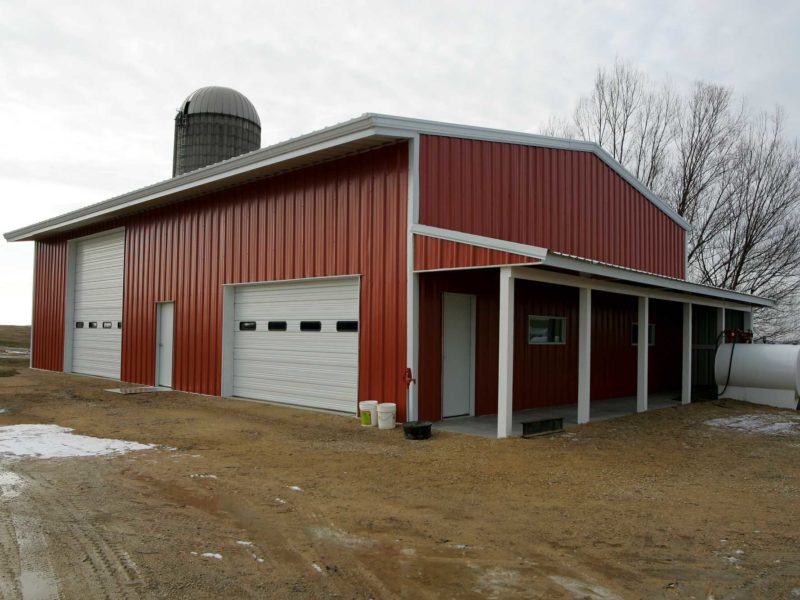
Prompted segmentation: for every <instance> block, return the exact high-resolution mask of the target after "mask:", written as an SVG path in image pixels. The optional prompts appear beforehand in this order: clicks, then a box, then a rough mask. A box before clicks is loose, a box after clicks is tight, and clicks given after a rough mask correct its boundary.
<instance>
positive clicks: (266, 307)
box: [233, 277, 359, 413]
mask: <svg viewBox="0 0 800 600" xmlns="http://www.w3.org/2000/svg"><path fill="white" fill-rule="evenodd" d="M358 292H359V280H358V278H353V277H348V278H338V279H315V280H306V281H294V282H278V283H270V284H262V285H252V286H240V287H237V288H236V292H235V296H234V303H235V308H234V332H233V346H234V348H233V395H234V396H240V397H242V398H255V399H257V400H268V401H271V402H283V403H286V404H294V405H298V406H308V407H312V408H323V409H327V410H335V411H343V412H348V413H355V412H356V408H357V404H358V400H357V399H358Z"/></svg>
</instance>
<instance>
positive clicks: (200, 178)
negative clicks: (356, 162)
mask: <svg viewBox="0 0 800 600" xmlns="http://www.w3.org/2000/svg"><path fill="white" fill-rule="evenodd" d="M420 134H429V135H441V136H446V137H460V138H466V139H476V140H483V141H494V142H501V143H510V144H520V145H527V146H539V147H543V148H555V149H562V150H578V151H582V152H591V153H592V154H594V155H596V156H597V157H598V158H599V159H600V160H602V161H603V162H604V163H605V164H606V165H608V166H609V167H611V168H612V169H613V170H614V171H615V172H616V173H617V174H618V175H620V176H621V177H622V178H623V179H624V180H625V181H627V182H628V183H629V184H631V185H632V186H633V187H634V188H635V189H636V190H638V191H639V192H640V193H641V194H642V195H643V196H645V198H647V199H648V200H649V201H650V202H652V203H653V204H654V205H655V206H656V207H657V208H658V209H660V210H661V211H662V212H664V213H665V214H666V215H667V216H668V217H670V218H671V219H672V220H673V221H675V222H676V223H677V224H678V225H680V226H681V227H683V228H684V229H686V230H689V229H690V228H691V226H690V225H689V223H688V222H687V221H686V220H685V219H683V217H681V216H680V215H678V213H677V212H675V210H674V209H673V208H672V207H670V206H669V205H668V204H666V203H665V202H664V201H663V200H661V199H660V198H659V197H658V196H656V195H655V194H654V193H653V192H652V191H650V190H649V189H647V188H646V187H645V185H644V184H643V183H642V182H640V181H639V180H638V179H636V177H634V176H633V175H632V174H631V173H630V172H628V171H627V170H626V169H625V168H624V167H623V166H622V165H621V164H620V163H618V162H617V161H616V160H614V159H613V158H612V157H611V156H610V155H609V154H608V153H607V152H606V151H605V150H603V149H602V148H600V146H598V145H597V144H595V143H593V142H585V141H580V140H568V139H560V138H553V137H549V136H544V135H537V134H533V133H523V132H515V131H508V130H503V129H492V128H487V127H477V126H474V125H458V124H455V123H444V122H438V121H429V120H424V119H412V118H408V117H397V116H392V115H383V114H377V113H366V114H364V115H361V116H360V117H356V118H354V119H350V120H349V121H344V122H342V123H338V124H336V125H332V126H330V127H326V128H324V129H320V130H317V131H313V132H311V133H307V134H304V135H301V136H298V137H295V138H291V139H288V140H285V141H282V142H278V143H277V144H273V145H271V146H267V147H265V148H261V149H259V150H254V151H253V152H250V153H248V154H244V155H242V156H237V157H235V158H231V159H228V160H225V161H222V162H219V163H216V164H213V165H209V166H207V167H204V168H202V169H198V170H196V171H192V172H190V173H186V174H184V175H180V176H178V177H174V178H172V179H166V180H164V181H160V182H158V183H155V184H152V185H149V186H146V187H144V188H140V189H137V190H133V191H131V192H128V193H126V194H122V195H120V196H115V197H113V198H110V199H108V200H103V201H101V202H97V203H95V204H91V205H89V206H85V207H83V208H79V209H77V210H74V211H71V212H68V213H64V214H62V215H59V216H57V217H53V218H51V219H47V220H45V221H41V222H39V223H34V224H32V225H28V226H26V227H22V228H20V229H16V230H14V231H10V232H7V233H5V234H4V237H5V239H6V240H7V241H9V242H16V241H22V240H26V239H32V236H37V235H41V234H44V233H48V232H50V231H55V230H57V229H59V228H64V227H70V226H77V224H79V223H80V222H81V221H84V220H88V219H90V218H91V219H94V218H97V217H102V216H103V215H105V214H109V213H113V212H114V211H116V210H122V209H125V208H129V207H133V206H136V205H140V204H141V205H145V204H147V203H148V202H149V201H151V200H155V199H157V198H161V197H166V196H169V195H171V194H174V193H178V192H181V191H186V190H190V189H192V188H196V187H200V186H203V185H207V184H210V183H213V182H215V181H221V180H224V179H225V178H227V177H230V176H233V175H239V174H245V173H247V172H248V171H252V170H256V169H258V168H261V167H264V166H268V165H270V164H276V163H280V162H282V161H285V160H289V159H291V158H294V157H298V156H302V155H305V154H311V153H313V152H315V151H318V150H322V149H325V148H331V147H334V146H337V145H340V144H345V143H347V142H350V141H355V140H358V139H362V138H367V137H370V136H386V137H394V138H398V139H409V138H412V139H413V138H415V137H416V136H418V135H420Z"/></svg>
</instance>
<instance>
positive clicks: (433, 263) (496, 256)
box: [414, 235, 540, 271]
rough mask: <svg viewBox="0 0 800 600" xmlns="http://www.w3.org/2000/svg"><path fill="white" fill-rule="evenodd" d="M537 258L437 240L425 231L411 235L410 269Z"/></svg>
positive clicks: (489, 264)
mask: <svg viewBox="0 0 800 600" xmlns="http://www.w3.org/2000/svg"><path fill="white" fill-rule="evenodd" d="M538 262H540V261H539V260H537V259H535V258H531V257H530V256H523V255H521V254H512V253H510V252H502V251H500V250H492V249H490V248H481V247H479V246H473V245H471V244H462V243H460V242H451V241H449V240H440V239H438V238H433V237H430V236H427V235H415V236H414V269H415V270H417V271H432V270H435V269H459V268H464V267H490V266H493V265H512V264H533V263H538Z"/></svg>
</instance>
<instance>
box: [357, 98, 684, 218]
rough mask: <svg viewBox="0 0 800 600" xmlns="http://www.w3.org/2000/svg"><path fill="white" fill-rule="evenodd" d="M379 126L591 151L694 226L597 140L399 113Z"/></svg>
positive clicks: (657, 203) (380, 121) (666, 209)
mask: <svg viewBox="0 0 800 600" xmlns="http://www.w3.org/2000/svg"><path fill="white" fill-rule="evenodd" d="M369 116H371V117H372V118H373V119H374V121H375V125H376V127H385V128H387V129H397V130H402V129H406V130H411V131H415V132H416V133H420V134H428V135H441V136H445V137H459V138H467V139H477V140H483V141H488V142H504V143H507V144H519V145H523V146H539V147H542V148H554V149H557V150H577V151H580V152H590V153H592V154H594V155H595V156H597V157H598V158H599V159H600V160H601V161H603V162H604V163H605V164H606V165H608V166H609V167H611V168H612V169H613V170H614V171H615V172H616V173H617V175H619V176H620V177H622V178H623V179H624V180H625V181H627V182H628V183H629V184H630V185H632V186H633V187H634V188H635V189H636V190H637V191H638V192H639V193H641V194H642V195H643V196H644V197H645V198H647V199H648V200H649V201H650V202H652V203H653V204H654V205H655V206H656V208H658V209H659V210H661V211H662V212H663V213H665V214H666V215H667V216H668V217H669V218H670V219H672V220H673V221H675V222H676V223H677V224H678V225H680V226H681V227H682V228H683V229H685V230H686V231H689V230H691V228H692V226H691V224H690V223H689V222H688V221H687V220H686V219H684V218H683V217H682V216H680V215H679V214H678V212H677V211H676V210H675V209H674V208H672V207H671V206H670V205H669V204H667V203H666V202H664V201H663V200H662V199H661V198H659V197H658V196H657V195H656V194H655V193H653V191H652V190H650V189H648V188H647V186H645V185H644V184H643V183H642V182H641V181H639V180H638V179H637V178H636V177H635V176H634V175H633V174H632V173H631V172H630V171H628V170H627V169H626V168H625V167H623V166H622V164H620V163H619V162H618V161H617V160H616V159H615V158H614V157H612V156H611V155H610V154H609V153H608V152H606V151H605V150H603V148H601V147H600V146H599V145H598V144H596V143H594V142H585V141H583V140H569V139H563V138H555V137H550V136H546V135H539V134H535V133H523V132H519V131H510V130H505V129H492V128H488V127H478V126H475V125H458V124H456V123H445V122H440V121H427V120H424V119H411V118H408V117H395V116H392V115H382V114H374V113H370V115H369Z"/></svg>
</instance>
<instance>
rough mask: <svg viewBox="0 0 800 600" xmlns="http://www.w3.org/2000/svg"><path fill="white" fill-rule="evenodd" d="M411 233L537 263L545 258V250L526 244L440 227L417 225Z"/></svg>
mask: <svg viewBox="0 0 800 600" xmlns="http://www.w3.org/2000/svg"><path fill="white" fill-rule="evenodd" d="M411 233H414V234H416V235H424V236H427V237H432V238H437V239H440V240H445V241H448V242H456V243H459V244H469V245H470V246H479V247H481V248H487V249H489V250H497V251H499V252H509V253H511V254H519V255H520V256H527V257H530V258H535V259H537V260H539V261H543V260H545V258H546V257H547V249H546V248H540V247H539V246H529V245H528V244H519V243H517V242H510V241H508V240H499V239H496V238H490V237H485V236H482V235H475V234H472V233H464V232H462V231H455V230H453V229H442V228H440V227H431V226H430V225H420V224H418V223H417V224H414V225H412V226H411Z"/></svg>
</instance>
